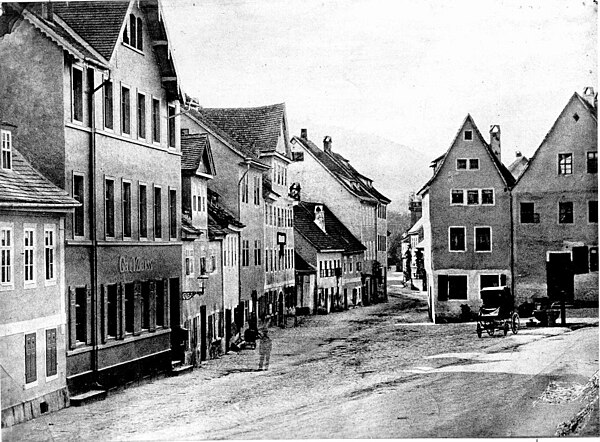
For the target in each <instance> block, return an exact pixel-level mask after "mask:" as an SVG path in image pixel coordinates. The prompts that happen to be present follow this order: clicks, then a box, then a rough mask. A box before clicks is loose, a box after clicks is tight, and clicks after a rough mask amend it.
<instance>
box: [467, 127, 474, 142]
mask: <svg viewBox="0 0 600 442" xmlns="http://www.w3.org/2000/svg"><path fill="white" fill-rule="evenodd" d="M472 139H473V131H472V130H466V131H465V141H471V140H472Z"/></svg>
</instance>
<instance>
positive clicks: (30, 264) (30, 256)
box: [23, 229, 35, 284]
mask: <svg viewBox="0 0 600 442" xmlns="http://www.w3.org/2000/svg"><path fill="white" fill-rule="evenodd" d="M23 254H24V257H23V263H24V266H25V267H24V277H25V284H27V283H35V230H34V229H25V230H24V232H23Z"/></svg>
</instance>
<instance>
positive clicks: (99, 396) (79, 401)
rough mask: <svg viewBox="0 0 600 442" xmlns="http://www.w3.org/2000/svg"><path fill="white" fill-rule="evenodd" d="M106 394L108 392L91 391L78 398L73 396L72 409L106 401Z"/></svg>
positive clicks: (71, 400)
mask: <svg viewBox="0 0 600 442" xmlns="http://www.w3.org/2000/svg"><path fill="white" fill-rule="evenodd" d="M106 394H107V391H106V390H90V391H86V392H85V393H82V394H78V395H76V396H71V399H70V403H71V407H81V406H82V405H87V404H90V403H92V402H97V401H103V400H104V399H106Z"/></svg>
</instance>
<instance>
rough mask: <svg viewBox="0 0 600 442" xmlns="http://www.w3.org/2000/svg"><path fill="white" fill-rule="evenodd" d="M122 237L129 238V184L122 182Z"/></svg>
mask: <svg viewBox="0 0 600 442" xmlns="http://www.w3.org/2000/svg"><path fill="white" fill-rule="evenodd" d="M122 205H123V209H122V210H123V237H125V238H131V183H128V182H126V181H123V200H122Z"/></svg>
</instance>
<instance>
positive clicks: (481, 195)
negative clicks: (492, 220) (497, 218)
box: [479, 188, 496, 206]
mask: <svg viewBox="0 0 600 442" xmlns="http://www.w3.org/2000/svg"><path fill="white" fill-rule="evenodd" d="M484 190H491V191H492V200H494V202H493V203H491V204H489V203H484V202H483V191H484ZM479 201H481V203H480V204H481V205H482V206H495V205H496V190H495V189H494V188H486V189H479Z"/></svg>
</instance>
